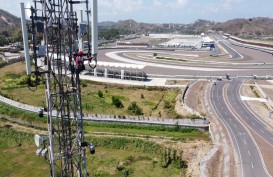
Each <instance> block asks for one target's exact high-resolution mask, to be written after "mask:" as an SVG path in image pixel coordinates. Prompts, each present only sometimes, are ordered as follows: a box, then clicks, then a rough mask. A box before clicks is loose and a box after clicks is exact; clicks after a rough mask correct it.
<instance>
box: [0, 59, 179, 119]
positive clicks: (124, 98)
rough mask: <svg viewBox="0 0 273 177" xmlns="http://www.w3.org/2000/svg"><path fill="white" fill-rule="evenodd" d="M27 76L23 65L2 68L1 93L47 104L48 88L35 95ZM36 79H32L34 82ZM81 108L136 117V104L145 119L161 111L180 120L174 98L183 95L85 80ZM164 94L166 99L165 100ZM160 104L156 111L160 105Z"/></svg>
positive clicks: (165, 116) (0, 77)
mask: <svg viewBox="0 0 273 177" xmlns="http://www.w3.org/2000/svg"><path fill="white" fill-rule="evenodd" d="M27 79H28V77H27V76H26V74H25V65H24V63H21V62H19V63H15V64H12V65H8V66H5V67H3V68H1V72H0V94H1V95H3V96H5V97H8V98H11V99H13V100H15V101H19V102H22V103H26V104H29V105H33V106H44V105H45V88H44V85H43V84H41V85H39V86H38V88H37V90H36V91H35V92H32V91H30V90H29V88H28V87H27V81H28V80H27ZM34 79H35V78H33V77H32V78H31V83H33V81H34ZM81 85H82V105H83V112H85V113H89V114H111V115H128V114H129V115H134V113H133V112H130V111H127V108H128V106H129V105H130V104H131V103H132V102H133V101H135V102H136V103H137V105H138V106H139V107H140V108H141V109H142V112H143V115H144V116H149V117H157V116H158V112H159V111H160V112H161V117H163V118H177V117H180V116H179V115H177V113H176V112H175V110H174V107H175V98H176V97H177V96H178V94H179V93H180V90H179V89H175V88H163V87H143V86H124V85H117V84H107V83H99V82H93V81H87V80H82V81H81ZM162 95H164V98H163V100H162V101H160V100H161V98H162ZM112 97H118V99H119V100H120V101H121V102H122V104H123V106H124V107H123V108H118V107H116V106H115V105H113V104H112ZM164 101H169V102H170V103H171V108H170V109H163V108H164V105H163V104H164ZM159 102H160V105H159V106H158V107H157V108H156V109H153V108H154V107H155V106H156V105H157V103H159Z"/></svg>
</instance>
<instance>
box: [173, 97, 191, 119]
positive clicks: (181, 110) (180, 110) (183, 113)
mask: <svg viewBox="0 0 273 177" xmlns="http://www.w3.org/2000/svg"><path fill="white" fill-rule="evenodd" d="M181 98H182V95H181V94H179V95H178V96H177V97H176V104H175V111H176V112H177V114H179V115H181V116H182V117H187V116H188V115H189V114H190V113H189V112H188V111H187V110H186V109H185V108H184V107H183V106H182V101H181Z"/></svg>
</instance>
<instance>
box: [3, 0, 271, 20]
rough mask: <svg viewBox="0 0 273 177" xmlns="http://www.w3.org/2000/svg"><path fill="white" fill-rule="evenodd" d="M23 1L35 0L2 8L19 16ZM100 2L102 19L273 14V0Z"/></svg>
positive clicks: (10, 1) (5, 4) (13, 2)
mask: <svg viewBox="0 0 273 177" xmlns="http://www.w3.org/2000/svg"><path fill="white" fill-rule="evenodd" d="M20 2H25V3H26V4H29V3H31V2H32V0H25V1H23V0H8V1H7V0H0V4H1V5H0V8H1V9H5V10H7V11H9V12H10V13H12V14H14V15H16V16H19V15H20V8H19V4H20ZM98 4H99V21H118V20H125V19H134V20H136V21H138V22H148V23H192V22H194V21H196V20H197V19H206V20H211V21H216V22H223V21H226V20H229V19H233V18H251V17H270V18H273V0H98ZM79 8H80V7H78V9H79Z"/></svg>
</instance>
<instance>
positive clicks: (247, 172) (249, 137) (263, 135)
mask: <svg viewBox="0 0 273 177" xmlns="http://www.w3.org/2000/svg"><path fill="white" fill-rule="evenodd" d="M240 86H241V82H237V81H233V82H232V81H230V82H229V81H227V82H217V84H216V85H213V86H212V89H211V92H210V98H211V100H210V103H211V106H212V108H213V110H214V112H215V113H216V115H217V117H219V119H220V120H221V121H222V122H223V124H224V125H225V127H226V128H227V130H228V132H229V135H230V138H231V140H232V142H233V147H234V150H235V152H236V158H235V159H237V160H236V162H234V163H232V164H231V165H234V167H237V176H242V177H266V176H270V174H269V173H268V170H267V169H266V165H265V162H264V159H263V156H262V153H261V150H260V144H257V142H256V141H255V139H254V137H253V136H254V135H258V138H260V139H262V140H263V141H265V142H266V143H267V144H268V146H269V147H268V148H272V147H273V146H272V145H273V139H272V137H273V136H272V133H271V132H270V131H269V130H267V128H266V126H265V125H264V124H263V123H262V122H261V121H260V120H259V119H258V118H257V117H256V116H255V115H254V114H253V113H252V112H251V111H250V110H249V109H248V108H247V107H246V106H245V104H244V103H243V102H242V101H241V99H240V92H239V90H240Z"/></svg>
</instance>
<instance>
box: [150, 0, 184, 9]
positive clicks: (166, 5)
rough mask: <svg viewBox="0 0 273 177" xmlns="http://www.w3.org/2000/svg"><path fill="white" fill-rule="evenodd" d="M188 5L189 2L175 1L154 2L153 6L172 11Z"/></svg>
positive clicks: (156, 0)
mask: <svg viewBox="0 0 273 177" xmlns="http://www.w3.org/2000/svg"><path fill="white" fill-rule="evenodd" d="M187 4H188V0H175V1H174V2H168V3H166V1H163V0H153V5H154V6H157V7H161V8H170V9H183V8H184V7H186V6H187Z"/></svg>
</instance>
